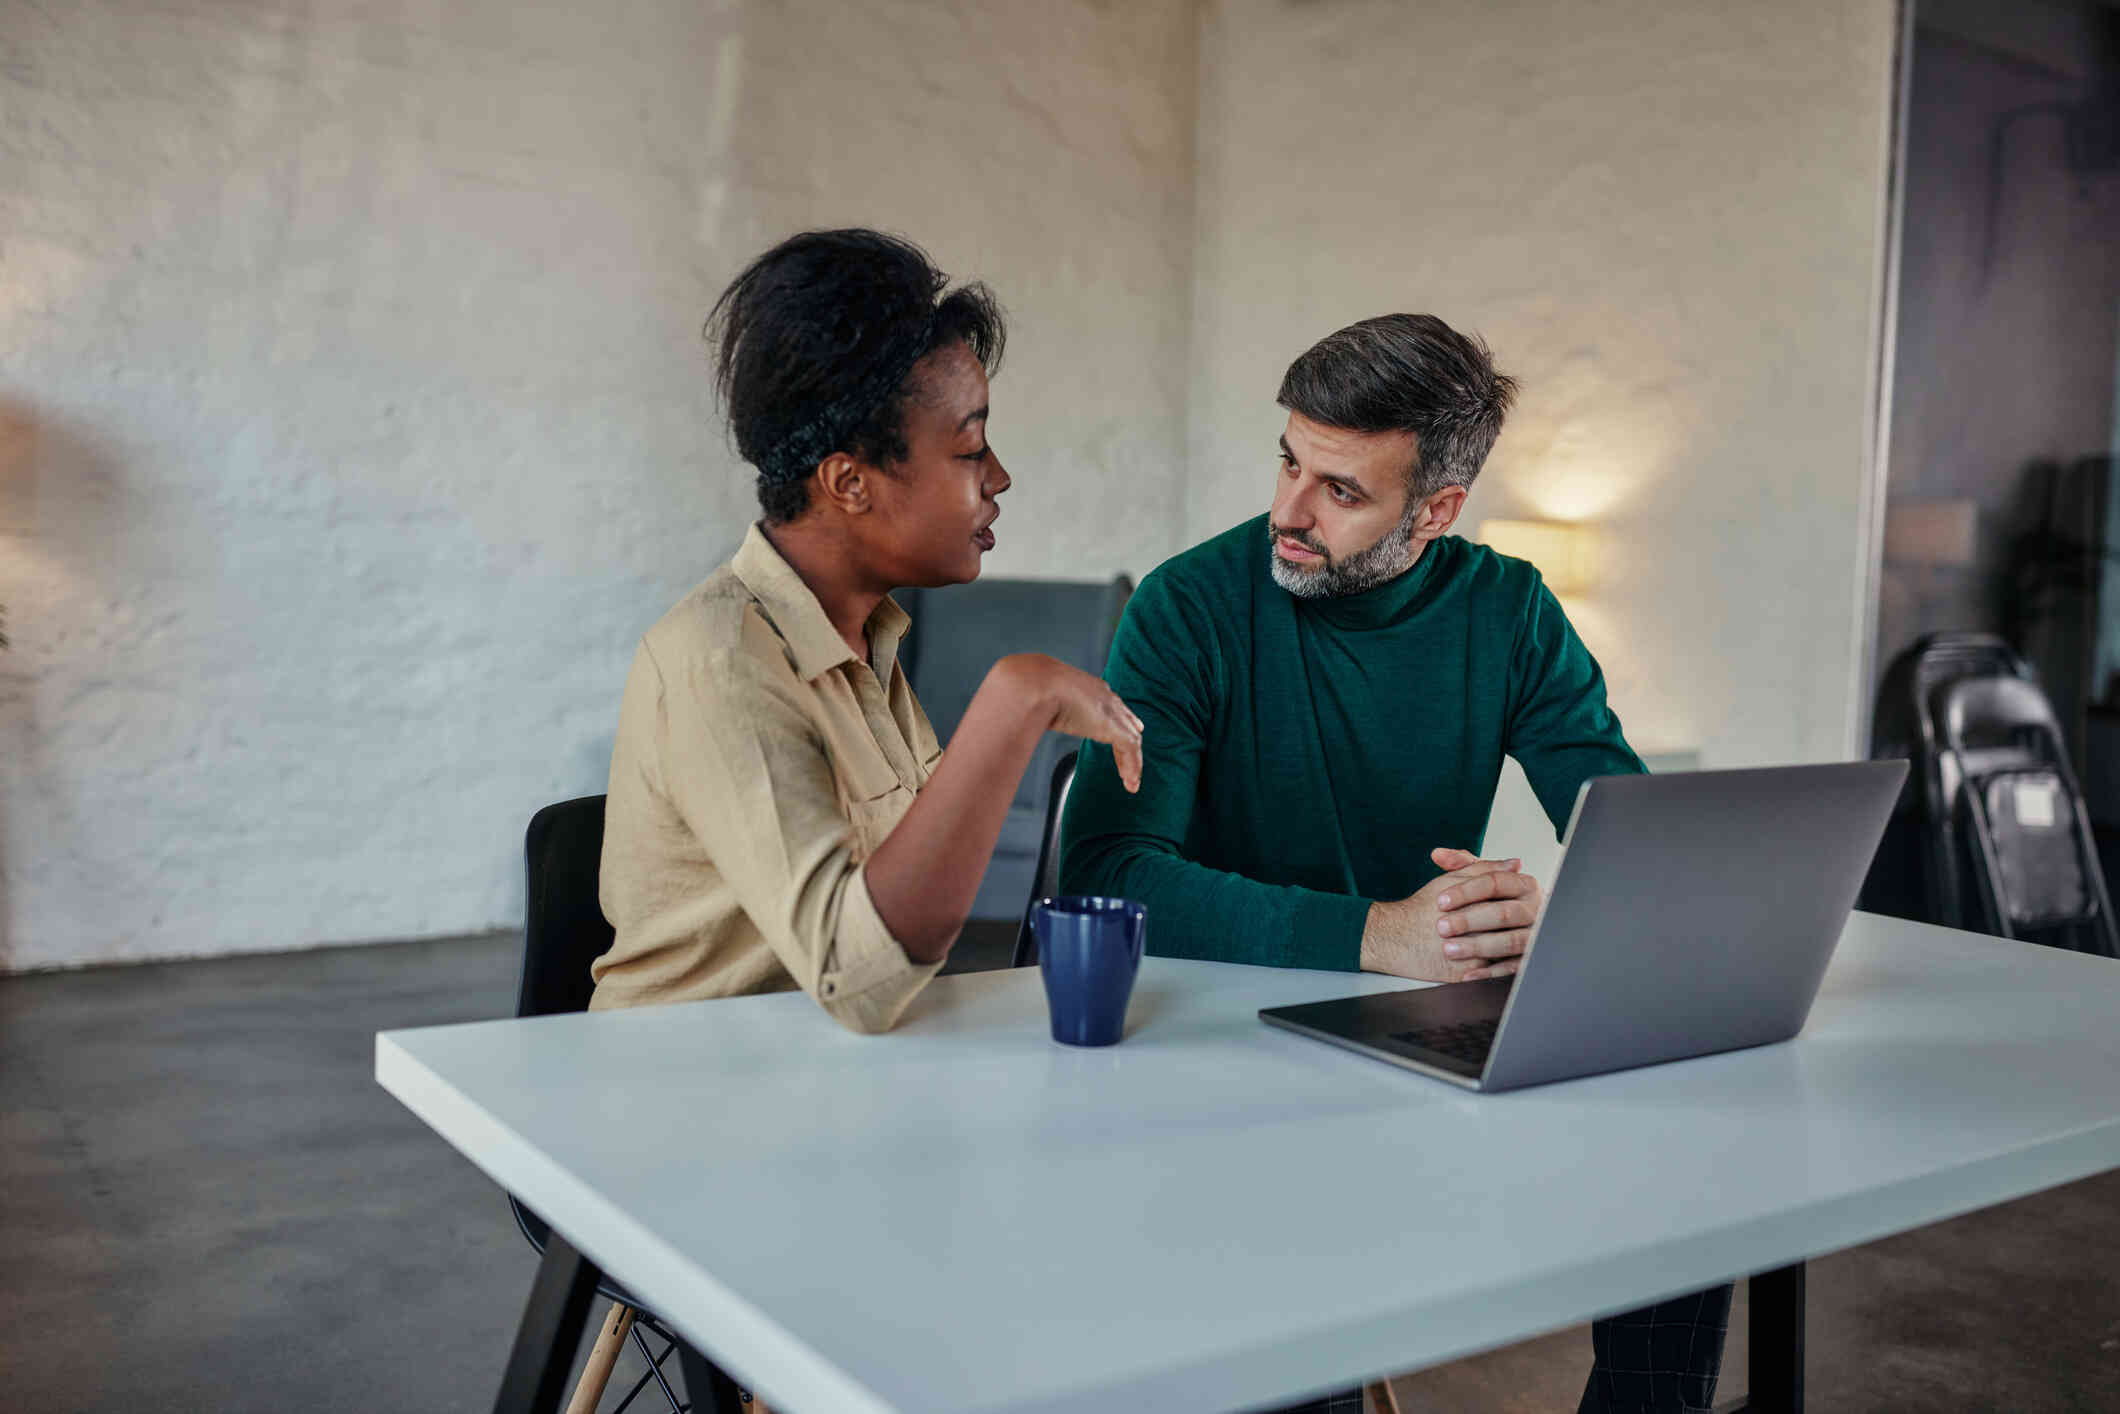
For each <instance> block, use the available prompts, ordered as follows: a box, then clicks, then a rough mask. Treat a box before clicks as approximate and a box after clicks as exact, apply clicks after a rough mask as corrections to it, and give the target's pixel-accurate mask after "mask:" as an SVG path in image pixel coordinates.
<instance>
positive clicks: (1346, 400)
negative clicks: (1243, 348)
mask: <svg viewBox="0 0 2120 1414" xmlns="http://www.w3.org/2000/svg"><path fill="white" fill-rule="evenodd" d="M1515 397H1516V380H1515V379H1514V378H1511V377H1509V376H1508V375H1507V374H1503V373H1497V372H1495V371H1494V355H1493V354H1492V353H1490V352H1489V351H1488V348H1487V345H1486V343H1485V342H1484V341H1483V340H1481V339H1480V337H1479V336H1478V335H1476V334H1475V335H1469V336H1468V335H1465V334H1460V333H1459V332H1458V331H1457V330H1455V329H1453V328H1451V327H1450V326H1449V325H1448V324H1445V323H1444V322H1443V321H1442V320H1440V319H1438V318H1436V317H1435V316H1434V315H1432V314H1382V315H1378V316H1377V317H1376V318H1374V319H1364V320H1363V321H1362V322H1361V323H1359V324H1350V325H1348V326H1347V327H1346V328H1345V329H1342V330H1339V331H1338V332H1337V333H1332V334H1327V335H1326V336H1325V337H1324V338H1322V339H1320V340H1318V341H1317V342H1316V343H1315V344H1312V345H1311V346H1310V347H1309V348H1308V349H1305V350H1304V351H1303V353H1302V355H1301V356H1300V357H1299V358H1297V359H1296V361H1295V362H1294V363H1291V364H1289V365H1288V373H1287V375H1286V376H1284V377H1283V378H1282V379H1281V393H1280V396H1279V398H1277V399H1276V401H1278V402H1279V403H1280V404H1281V406H1282V407H1284V408H1287V409H1288V410H1289V411H1290V412H1299V413H1301V414H1303V416H1305V417H1307V418H1309V419H1310V420H1311V421H1312V422H1321V423H1323V424H1325V425H1326V426H1327V427H1340V428H1345V429H1346V430H1348V431H1350V432H1411V433H1412V434H1413V435H1414V438H1415V442H1416V449H1417V450H1416V452H1415V456H1414V462H1413V465H1412V466H1411V467H1410V468H1408V471H1407V487H1408V491H1409V493H1410V494H1411V496H1412V497H1413V499H1415V500H1425V499H1426V498H1428V497H1429V496H1432V495H1434V494H1435V493H1436V492H1438V491H1440V490H1442V489H1443V488H1444V487H1445V486H1470V485H1471V484H1472V479H1473V478H1474V477H1475V476H1478V475H1479V474H1480V464H1481V463H1482V462H1484V461H1486V460H1487V453H1488V452H1489V451H1490V450H1491V449H1492V448H1493V446H1494V439H1495V438H1496V437H1497V436H1498V435H1500V433H1501V430H1502V418H1503V417H1504V416H1505V415H1507V413H1508V411H1509V405H1510V403H1511V402H1512V401H1514V399H1515Z"/></svg>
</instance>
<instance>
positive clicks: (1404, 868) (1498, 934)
mask: <svg viewBox="0 0 2120 1414" xmlns="http://www.w3.org/2000/svg"><path fill="white" fill-rule="evenodd" d="M1515 386H1516V385H1515V383H1514V382H1513V381H1512V380H1511V379H1509V378H1507V377H1505V376H1503V375H1502V374H1499V373H1497V372H1496V371H1495V369H1494V365H1493V361H1492V359H1491V357H1490V356H1489V354H1488V351H1487V349H1486V346H1485V345H1484V344H1482V343H1480V342H1479V341H1478V340H1476V339H1473V338H1468V337H1466V336H1465V335H1463V334H1460V333H1458V332H1457V331H1455V330H1453V329H1451V328H1450V327H1449V326H1448V325H1447V324H1445V323H1443V321H1442V320H1440V319H1437V318H1435V317H1433V316H1431V315H1414V314H1392V315H1384V316H1382V317H1380V318H1376V319H1366V320H1363V321H1362V322H1361V323H1358V324H1354V325H1350V326H1349V327H1347V328H1345V329H1342V330H1340V331H1339V332H1337V333H1335V334H1331V335H1329V336H1327V337H1326V338H1324V339H1323V340H1321V341H1319V342H1318V343H1317V344H1316V345H1314V346H1313V347H1312V348H1311V349H1309V350H1308V351H1307V352H1305V353H1304V354H1303V355H1302V356H1301V357H1300V358H1298V359H1297V360H1296V361H1295V362H1294V363H1293V364H1291V365H1290V366H1289V369H1288V373H1287V376H1286V377H1285V378H1284V379H1283V380H1282V383H1281V391H1280V396H1279V399H1278V401H1279V402H1280V405H1281V406H1282V407H1284V408H1286V409H1288V423H1287V427H1286V429H1285V430H1284V431H1283V433H1282V434H1281V439H1280V446H1279V448H1278V452H1279V459H1280V466H1279V475H1278V479H1277V481H1276V483H1275V491H1274V497H1273V502H1272V508H1271V510H1270V511H1269V512H1268V513H1267V515H1265V516H1264V517H1262V518H1260V519H1257V520H1252V521H1247V522H1246V523H1244V524H1243V525H1240V526H1237V527H1236V528H1235V529H1233V530H1230V531H1227V532H1225V533H1224V534H1222V535H1219V536H1217V537H1215V538H1214V539H1212V540H1209V541H1207V542H1206V543H1205V544H1203V545H1199V546H1197V547H1195V548H1194V549H1192V550H1189V551H1186V552H1185V553H1184V554H1181V555H1179V556H1177V557H1176V558H1174V559H1172V560H1170V561H1169V562H1167V563H1165V564H1164V565H1163V566H1161V567H1160V568H1159V569H1157V570H1156V571H1155V572H1154V573H1153V574H1151V575H1149V576H1148V578H1147V579H1146V580H1144V581H1143V582H1142V584H1141V587H1140V589H1139V590H1138V591H1137V592H1136V593H1135V594H1134V596H1133V598H1132V600H1131V601H1130V602H1129V603H1128V605H1127V609H1126V615H1125V618H1124V619H1123V620H1122V622H1121V624H1120V627H1119V632H1118V635H1117V638H1116V639H1115V640H1114V643H1113V646H1112V654H1111V664H1110V669H1109V671H1108V672H1107V673H1106V679H1107V681H1108V682H1109V683H1110V684H1111V686H1112V688H1113V690H1115V691H1116V692H1117V693H1118V694H1119V695H1120V696H1121V697H1122V698H1123V699H1124V700H1125V701H1126V702H1127V704H1128V705H1129V706H1130V707H1132V709H1133V710H1134V711H1135V712H1136V713H1137V714H1138V715H1139V716H1140V718H1141V720H1142V721H1143V723H1144V724H1145V725H1144V731H1143V755H1144V765H1143V771H1142V776H1141V785H1140V791H1139V794H1138V795H1129V794H1128V793H1127V792H1125V791H1124V789H1123V788H1122V786H1121V783H1120V781H1119V778H1118V774H1117V772H1116V771H1115V769H1114V767H1113V764H1112V757H1111V753H1110V752H1109V751H1105V750H1101V749H1098V748H1096V747H1085V748H1084V750H1083V752H1082V757H1081V766H1080V770H1079V772H1078V774H1077V776H1076V779H1075V784H1074V789H1073V792H1072V795H1071V796H1070V798H1069V801H1068V808H1067V816H1066V819H1065V822H1064V829H1063V850H1062V858H1061V880H1062V887H1063V888H1064V889H1065V890H1066V891H1067V892H1069V893H1095V894H1107V895H1120V896H1124V897H1127V898H1133V899H1139V900H1140V901H1142V902H1143V903H1145V904H1147V905H1148V910H1149V913H1150V915H1151V916H1152V917H1153V918H1154V920H1155V926H1154V927H1153V928H1152V929H1151V930H1150V934H1149V936H1150V946H1151V947H1152V948H1153V949H1154V950H1155V951H1156V952H1158V953H1160V954H1163V955H1166V956H1172V957H1193V958H1207V959H1212V960H1215V961H1222V962H1247V963H1256V964H1262V965H1266V966H1280V967H1311V968H1343V969H1347V970H1350V971H1352V970H1355V969H1357V968H1359V969H1362V970H1364V971H1371V972H1384V973H1390V974H1392V975H1395V976H1400V977H1408V978H1416V979H1420V980H1425V981H1436V982H1449V981H1459V980H1463V979H1467V978H1474V977H1494V976H1505V975H1508V974H1509V973H1512V972H1514V971H1515V970H1516V968H1517V966H1518V960H1519V958H1520V956H1521V954H1522V953H1523V950H1524V945H1525V942H1526V941H1527V939H1528V937H1529V932H1530V927H1531V924H1532V922H1533V920H1534V919H1535V918H1536V917H1537V913H1538V906H1539V888H1538V883H1537V881H1536V880H1534V879H1532V878H1531V877H1530V876H1529V875H1527V874H1525V873H1523V872H1522V871H1521V869H1520V868H1519V867H1518V865H1519V861H1517V860H1513V859H1511V860H1488V859H1481V858H1480V857H1479V856H1478V850H1479V849H1480V847H1481V844H1482V840H1483V837H1484V835H1485V833H1486V828H1487V815H1488V809H1489V806H1490V804H1491V803H1492V801H1493V798H1494V789H1495V784H1496V782H1497V780H1498V779H1499V777H1500V772H1501V764H1502V757H1503V756H1504V755H1509V756H1513V757H1515V758H1516V759H1517V761H1518V762H1519V763H1521V764H1522V766H1523V768H1524V773H1525V775H1526V776H1527V777H1528V778H1529V779H1530V782H1531V785H1532V788H1533V790H1534V791H1536V793H1537V795H1538V798H1539V802H1540V804H1541V805H1543V806H1544V807H1545V810H1546V813H1547V815H1548V816H1549V817H1551V819H1552V820H1553V822H1554V827H1555V830H1556V833H1557V832H1558V831H1559V830H1561V829H1562V828H1564V827H1565V823H1566V820H1567V815H1568V811H1569V809H1570V807H1571V806H1572V804H1573V802H1574V799H1575V794H1576V790H1577V787H1579V786H1580V785H1581V784H1582V782H1583V781H1585V780H1587V779H1589V778H1590V777H1592V776H1599V775H1610V774H1615V773H1620V772H1635V771H1641V770H1642V769H1643V766H1642V764H1641V760H1640V758H1639V757H1637V756H1636V755H1635V754H1634V752H1633V750H1632V749H1631V748H1630V747H1629V746H1628V745H1627V742H1626V739H1625V737H1624V736H1623V735H1622V734H1621V732H1620V724H1619V720H1618V718H1616V717H1615V716H1614V715H1613V714H1612V712H1611V710H1610V709H1609V708H1608V707H1607V706H1606V704H1605V688H1604V677H1603V674H1602V673H1601V672H1600V671H1599V669H1598V666H1597V663H1596V660H1594V659H1593V658H1592V657H1591V656H1590V653H1589V651H1588V650H1587V649H1585V648H1584V647H1583V644H1582V642H1581V640H1580V639H1578V638H1577V637H1576V635H1575V632H1574V630H1573V629H1572V628H1571V627H1570V626H1569V624H1568V620H1567V616H1566V615H1565V614H1563V613H1562V612H1561V607H1560V604H1559V603H1558V601H1556V600H1555V599H1554V597H1553V595H1552V593H1551V592H1549V591H1548V590H1547V589H1546V588H1545V586H1544V584H1543V583H1542V582H1541V580H1540V578H1539V575H1538V571H1537V570H1535V569H1534V568H1532V567H1531V566H1530V565H1529V564H1526V563H1524V562H1523V561H1521V560H1512V559H1509V558H1507V557H1505V556H1502V555H1498V554H1496V553H1494V552H1493V551H1491V550H1488V549H1486V548H1485V547H1483V546H1477V545H1472V544H1469V543H1467V542H1466V541H1464V540H1462V539H1459V538H1458V537H1456V536H1453V535H1451V534H1450V533H1449V532H1450V530H1451V527H1452V526H1453V525H1454V524H1455V523H1456V521H1457V517H1458V514H1459V512H1460V511H1461V510H1462V509H1463V508H1464V504H1465V495H1466V492H1467V490H1468V488H1469V487H1470V486H1471V485H1472V482H1473V478H1474V477H1475V476H1477V475H1478V474H1479V469H1480V466H1481V464H1482V463H1483V462H1484V461H1485V460H1486V457H1487V453H1488V451H1489V449H1490V448H1492V447H1493V445H1494V439H1495V437H1496V435H1497V434H1498V433H1499V432H1500V431H1501V426H1502V419H1503V416H1504V415H1505V414H1506V412H1507V411H1508V408H1509V404H1510V401H1511V399H1512V398H1513V396H1514V393H1515ZM1729 1301H1730V1289H1729V1288H1728V1287H1723V1288H1721V1289H1719V1290H1717V1291H1711V1292H1703V1293H1700V1294H1698V1295H1696V1296H1689V1297H1683V1298H1680V1299H1678V1300H1675V1301H1669V1302H1665V1303H1663V1304H1662V1305H1660V1306H1657V1307H1655V1308H1652V1309H1650V1310H1646V1311H1641V1312H1636V1313H1632V1314H1630V1315H1626V1316H1617V1317H1612V1318H1608V1319H1606V1320H1603V1321H1599V1322H1598V1323H1597V1324H1596V1325H1595V1326H1594V1327H1593V1343H1594V1345H1595V1348H1596V1353H1597V1362H1596V1365H1595V1367H1594V1368H1593V1369H1592V1371H1591V1377H1590V1381H1589V1384H1588V1387H1587V1388H1586V1389H1585V1391H1584V1395H1583V1402H1582V1408H1583V1409H1584V1410H1586V1411H1588V1410H1620V1409H1625V1410H1630V1411H1631V1410H1641V1409H1654V1410H1659V1411H1662V1410H1670V1411H1685V1412H1686V1414H1691V1411H1695V1410H1702V1411H1705V1410H1706V1409H1708V1407H1709V1406H1710V1404H1711V1403H1712V1400H1713V1396H1714V1390H1715V1380H1716V1374H1717V1371H1718V1369H1719V1366H1720V1364H1721V1356H1722V1337H1723V1330H1724V1327H1725V1324H1726V1322H1727V1318H1728V1314H1729ZM1335 1398H1336V1399H1338V1400H1340V1401H1342V1402H1340V1403H1333V1402H1329V1401H1327V1402H1319V1403H1317V1404H1315V1405H1306V1406H1303V1407H1304V1408H1306V1409H1310V1408H1315V1409H1320V1410H1322V1409H1327V1408H1332V1409H1338V1408H1350V1409H1351V1408H1354V1407H1356V1404H1355V1403H1354V1402H1353V1400H1352V1399H1351V1397H1350V1396H1336V1397H1335Z"/></svg>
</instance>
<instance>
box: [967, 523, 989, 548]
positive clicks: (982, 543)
mask: <svg viewBox="0 0 2120 1414" xmlns="http://www.w3.org/2000/svg"><path fill="white" fill-rule="evenodd" d="M972 543H973V544H974V545H977V546H978V547H979V548H980V549H982V550H991V549H993V548H994V531H993V528H992V527H991V526H989V527H988V528H987V529H985V530H982V531H980V532H979V533H978V534H977V535H974V536H973V537H972Z"/></svg>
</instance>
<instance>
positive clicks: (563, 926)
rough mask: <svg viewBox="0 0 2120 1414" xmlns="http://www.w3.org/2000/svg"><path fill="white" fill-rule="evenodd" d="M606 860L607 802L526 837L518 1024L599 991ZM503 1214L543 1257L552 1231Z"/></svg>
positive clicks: (568, 812)
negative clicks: (596, 973) (599, 879)
mask: <svg viewBox="0 0 2120 1414" xmlns="http://www.w3.org/2000/svg"><path fill="white" fill-rule="evenodd" d="M603 854H604V798H603V797H602V796H600V795H585V796H582V797H580V798H579V799H577V800H563V801H561V802H559V803H558V804H557V805H548V806H546V807H545V808H544V809H542V810H540V811H538V812H537V813H536V814H535V815H533V816H531V817H530V828H529V829H527V830H525V831H524V832H523V871H524V882H525V884H526V886H527V887H526V889H525V907H524V909H523V971H522V976H521V978H520V979H519V980H518V982H517V984H516V989H515V1014H516V1015H517V1016H556V1015H558V1014H560V1013H562V1012H570V1011H587V1010H588V1009H589V998H590V996H591V995H592V994H594V993H595V991H596V983H595V981H594V980H593V979H591V978H590V976H589V964H590V963H592V962H594V961H596V959H597V958H598V957H599V956H601V955H602V954H603V953H604V951H605V950H606V949H608V948H609V947H610V946H611V939H612V938H613V936H615V935H614V933H613V932H612V928H611V925H610V924H609V923H607V922H605V921H604V910H603V906H602V905H601V904H599V903H598V902H597V901H596V876H597V870H598V868H599V866H600V865H601V863H602V861H603ZM508 1207H509V1208H510V1209H511V1210H513V1212H514V1213H515V1222H516V1226H518V1227H520V1228H521V1229H522V1230H523V1236H525V1237H527V1238H529V1239H530V1245H531V1246H532V1247H535V1248H536V1249H537V1250H538V1251H540V1252H542V1251H544V1250H545V1240H546V1238H547V1237H548V1236H549V1235H550V1233H551V1228H550V1227H548V1226H547V1225H546V1223H545V1220H544V1219H543V1218H541V1217H539V1216H538V1215H537V1214H536V1213H533V1212H531V1211H530V1210H529V1209H528V1208H526V1207H524V1206H523V1205H522V1203H521V1202H520V1201H519V1200H518V1199H517V1198H516V1196H515V1195H514V1194H513V1193H511V1194H509V1195H508Z"/></svg>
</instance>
